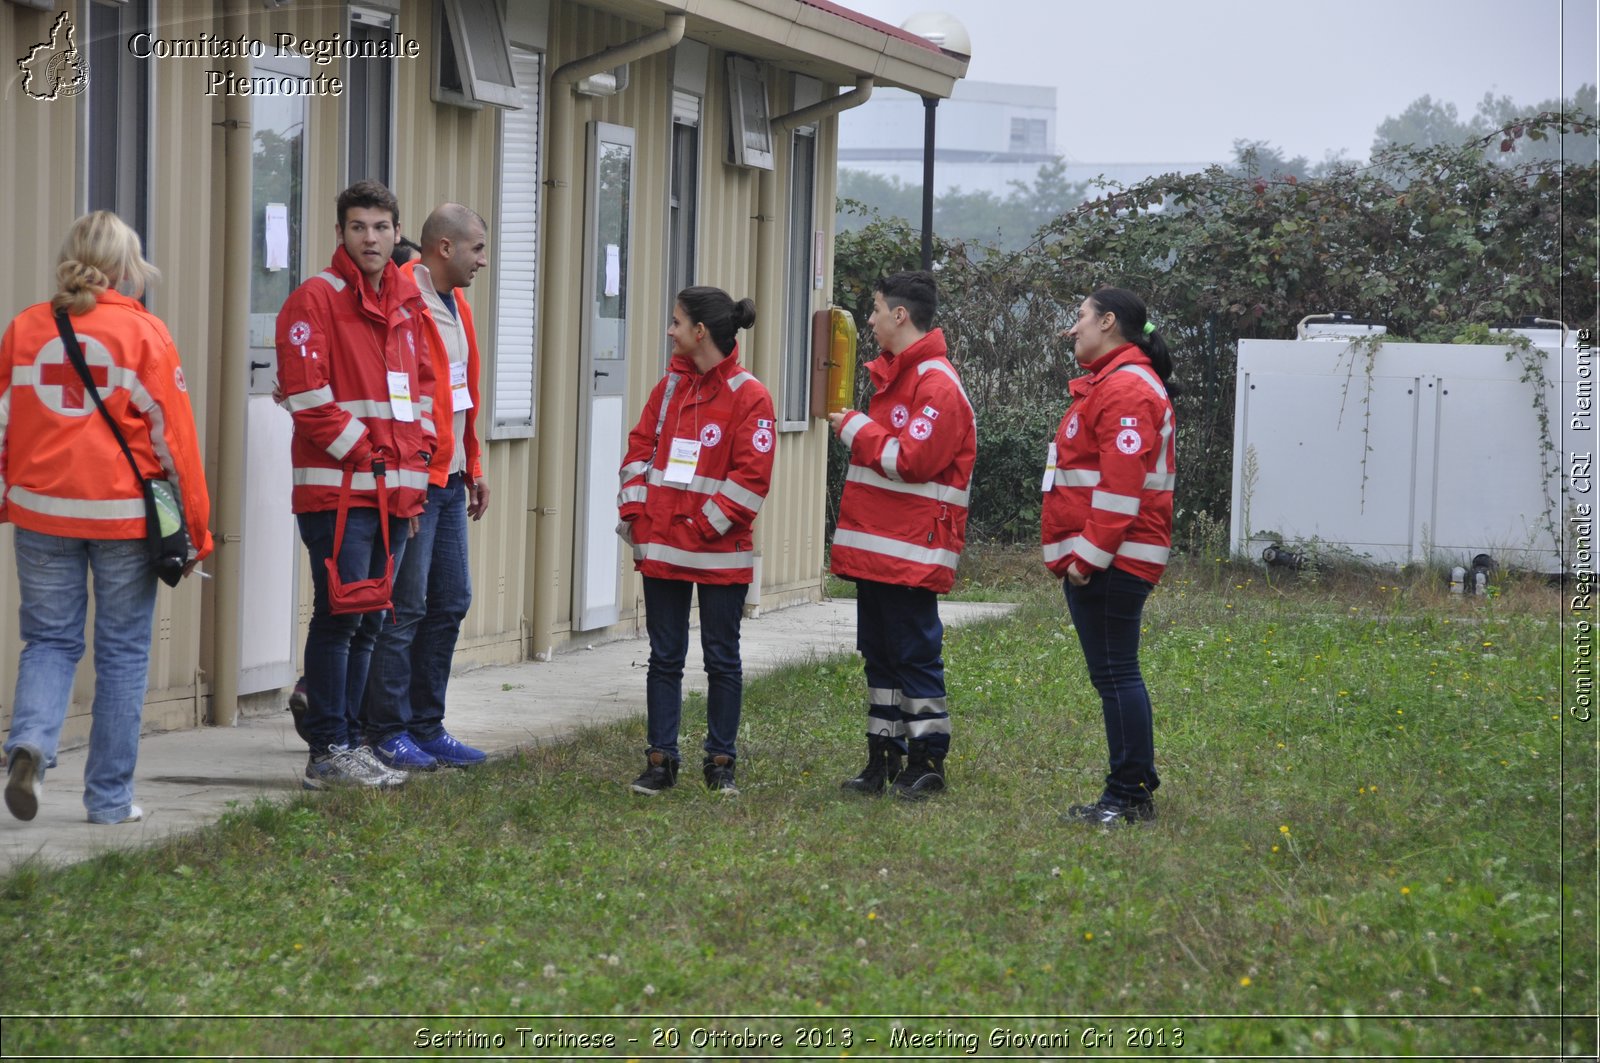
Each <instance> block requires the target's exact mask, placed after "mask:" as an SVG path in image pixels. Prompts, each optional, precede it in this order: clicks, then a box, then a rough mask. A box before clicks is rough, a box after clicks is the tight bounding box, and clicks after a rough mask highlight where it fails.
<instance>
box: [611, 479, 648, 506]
mask: <svg viewBox="0 0 1600 1063" xmlns="http://www.w3.org/2000/svg"><path fill="white" fill-rule="evenodd" d="M649 493H650V489H649V488H647V487H643V486H640V485H639V484H635V485H634V486H632V487H624V488H623V489H622V490H621V491H619V492H617V506H618V508H621V507H622V506H625V505H627V504H628V503H629V502H643V501H644V500H645V498H646V497H647V496H648V495H649Z"/></svg>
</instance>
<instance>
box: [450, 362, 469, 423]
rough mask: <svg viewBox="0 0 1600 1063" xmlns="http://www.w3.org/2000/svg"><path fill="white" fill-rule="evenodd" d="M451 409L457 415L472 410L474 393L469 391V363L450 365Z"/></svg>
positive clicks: (452, 363)
mask: <svg viewBox="0 0 1600 1063" xmlns="http://www.w3.org/2000/svg"><path fill="white" fill-rule="evenodd" d="M450 408H451V409H452V410H454V411H455V412H456V413H460V412H461V411H462V410H470V409H472V392H470V391H468V390H467V363H466V362H451V363H450Z"/></svg>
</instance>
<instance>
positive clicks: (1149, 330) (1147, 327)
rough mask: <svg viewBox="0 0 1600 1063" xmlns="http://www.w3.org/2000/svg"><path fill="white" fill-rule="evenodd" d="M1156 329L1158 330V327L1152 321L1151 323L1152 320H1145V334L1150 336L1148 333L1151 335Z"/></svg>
mask: <svg viewBox="0 0 1600 1063" xmlns="http://www.w3.org/2000/svg"><path fill="white" fill-rule="evenodd" d="M1155 330H1156V327H1155V325H1153V324H1152V323H1150V322H1149V321H1146V322H1145V323H1144V334H1145V335H1146V336H1148V335H1150V333H1152V332H1154V331H1155Z"/></svg>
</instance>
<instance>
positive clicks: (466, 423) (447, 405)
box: [362, 203, 489, 771]
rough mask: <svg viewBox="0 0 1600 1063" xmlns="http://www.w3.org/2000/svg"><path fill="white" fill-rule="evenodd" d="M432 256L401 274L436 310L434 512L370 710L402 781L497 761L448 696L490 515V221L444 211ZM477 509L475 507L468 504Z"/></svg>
mask: <svg viewBox="0 0 1600 1063" xmlns="http://www.w3.org/2000/svg"><path fill="white" fill-rule="evenodd" d="M421 248H422V251H421V258H418V259H413V260H411V261H410V262H407V263H406V264H405V265H404V266H402V267H400V275H401V276H402V277H410V278H411V279H412V280H414V281H415V282H416V286H417V290H418V291H419V292H421V294H422V302H423V304H424V306H426V308H427V310H426V313H424V315H423V331H424V333H425V334H426V336H427V340H428V343H427V353H426V355H425V356H424V357H425V358H426V359H427V360H428V361H429V362H430V363H431V364H432V366H433V373H434V391H433V421H434V426H435V428H436V430H437V432H438V435H439V445H438V448H437V449H436V450H435V451H434V453H433V461H432V462H431V463H430V465H429V469H428V502H427V505H426V506H425V507H424V508H423V510H422V516H421V517H420V518H419V519H418V521H417V528H416V531H415V532H414V533H413V534H412V536H411V541H410V542H409V543H408V544H407V547H406V554H405V560H404V562H403V563H402V564H400V565H398V566H397V567H396V569H395V576H394V623H392V624H385V625H384V626H383V629H382V630H381V631H380V632H379V633H378V644H377V646H376V647H375V648H374V649H373V653H372V678H371V679H370V680H369V681H368V685H367V699H366V703H365V708H364V709H363V712H362V727H363V730H364V732H365V734H366V739H367V741H368V742H370V743H371V745H372V749H373V752H374V753H376V754H377V757H378V759H379V760H381V761H382V762H383V763H384V764H386V765H388V766H389V767H391V768H397V769H400V770H402V771H432V770H433V769H435V768H437V767H439V766H440V765H441V764H443V765H448V766H452V767H468V766H470V765H473V764H481V763H483V761H484V760H485V759H486V756H485V754H484V753H483V751H482V750H479V749H474V748H472V747H471V746H469V745H467V744H466V743H464V742H462V741H460V740H459V739H457V738H456V737H455V736H454V735H452V734H451V733H450V732H449V731H447V730H445V728H444V700H445V688H446V687H447V686H448V684H449V682H450V665H451V662H452V660H453V659H454V657H455V651H456V639H457V637H458V636H459V635H460V633H461V621H462V618H464V617H465V616H466V615H467V608H468V607H469V606H470V605H471V604H472V572H471V568H470V566H469V565H468V563H467V518H468V517H471V518H472V519H473V520H477V519H479V518H480V517H482V516H483V514H484V512H485V511H486V510H487V509H488V508H489V487H488V485H487V484H485V483H484V482H483V463H482V459H481V457H480V452H481V447H480V446H479V443H478V430H477V418H478V404H479V398H478V334H477V330H476V329H475V328H474V327H473V322H472V307H471V306H470V305H468V303H467V296H466V292H465V291H464V290H463V289H465V288H467V287H468V286H469V285H471V284H472V278H473V276H474V275H475V274H476V273H477V272H478V271H479V270H480V269H482V268H483V267H485V266H487V265H488V264H489V259H488V257H487V254H486V252H487V249H488V235H487V229H486V227H485V225H484V222H483V219H482V218H481V217H479V216H478V215H477V214H476V213H474V212H473V211H471V210H468V209H467V208H466V207H463V206H462V205H461V204H459V203H445V204H442V205H440V206H439V207H438V208H436V209H435V210H434V212H433V213H432V214H429V215H428V218H427V220H426V221H424V222H423V223H422V240H421ZM469 496H470V497H471V502H470V503H469V502H468V497H469Z"/></svg>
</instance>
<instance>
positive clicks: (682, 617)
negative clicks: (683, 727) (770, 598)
mask: <svg viewBox="0 0 1600 1063" xmlns="http://www.w3.org/2000/svg"><path fill="white" fill-rule="evenodd" d="M696 587H699V588H700V590H699V594H700V649H701V651H702V653H703V654H704V655H705V663H706V681H707V682H706V686H707V691H706V742H705V751H706V756H707V757H713V756H718V755H725V756H728V757H733V756H736V755H737V754H736V753H735V751H734V741H735V739H737V738H738V735H739V711H740V708H741V705H742V703H743V701H744V666H743V664H742V663H741V661H740V659H739V622H740V621H741V620H743V619H744V598H745V592H746V591H747V590H748V589H749V584H746V583H734V584H712V583H698V584H697V583H689V582H687V581H685V580H676V579H656V578H654V577H651V576H646V577H645V579H644V607H645V628H646V630H647V631H649V633H650V670H649V673H648V674H647V676H646V677H645V687H644V689H645V710H646V730H647V733H648V736H649V740H650V748H651V749H659V750H661V751H662V752H664V753H666V754H667V755H668V756H669V757H671V758H672V759H673V760H677V759H679V758H678V723H679V721H680V720H681V719H682V717H683V661H684V658H685V657H687V656H688V653H689V598H690V595H692V594H694V593H695V588H696Z"/></svg>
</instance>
